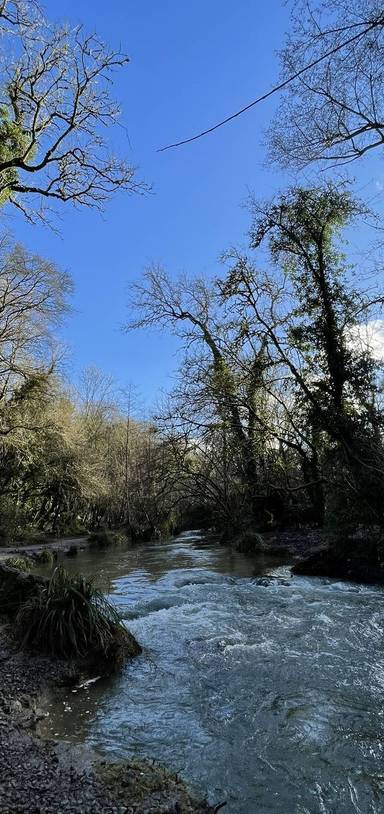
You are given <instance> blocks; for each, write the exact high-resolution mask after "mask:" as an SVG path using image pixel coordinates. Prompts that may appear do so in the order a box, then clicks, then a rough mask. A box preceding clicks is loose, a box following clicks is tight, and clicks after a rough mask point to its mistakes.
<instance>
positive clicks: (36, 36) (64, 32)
mask: <svg viewBox="0 0 384 814" xmlns="http://www.w3.org/2000/svg"><path fill="white" fill-rule="evenodd" d="M28 10H29V12H30V14H31V15H32V16H29V17H28V13H27V12H28ZM1 23H2V24H3V31H2V52H3V53H2V58H1V62H0V88H1V94H0V202H4V201H5V200H8V201H9V202H11V203H12V204H13V205H15V206H16V207H18V208H19V209H21V210H22V211H23V212H24V214H25V215H26V216H27V217H28V218H30V219H32V220H33V219H34V218H36V217H40V216H42V212H43V208H44V205H48V204H54V203H55V202H71V203H73V204H75V205H82V206H90V207H96V208H101V207H102V206H103V204H104V202H105V201H106V200H107V199H108V198H109V197H110V195H111V194H112V193H113V192H114V191H115V190H117V189H124V190H127V191H128V192H137V191H142V190H143V189H144V186H143V185H142V184H140V182H138V181H137V180H136V178H135V174H134V169H133V167H132V166H131V165H130V163H129V162H127V161H126V160H125V159H124V158H122V157H119V156H115V155H114V154H113V153H112V151H111V150H110V148H109V145H108V142H109V141H110V135H111V128H113V127H114V126H115V125H116V122H117V119H118V116H119V106H118V104H117V102H116V101H115V100H114V98H113V96H112V94H111V88H112V77H113V74H114V72H115V71H116V70H118V69H121V68H124V66H125V65H126V64H127V63H128V61H129V60H128V57H127V55H126V54H125V53H123V52H122V51H121V50H120V49H113V48H108V47H107V46H106V45H104V43H103V42H102V41H101V40H100V38H99V37H98V36H97V35H95V34H90V35H87V34H85V33H84V32H83V30H82V28H81V27H77V28H70V27H68V26H61V27H57V26H53V25H51V24H49V23H47V22H46V21H45V19H44V17H43V15H42V13H41V11H40V9H39V7H38V6H37V4H35V3H33V2H30V3H28V4H26V3H23V2H3V3H2V4H1V6H0V24H1ZM106 136H108V139H106Z"/></svg>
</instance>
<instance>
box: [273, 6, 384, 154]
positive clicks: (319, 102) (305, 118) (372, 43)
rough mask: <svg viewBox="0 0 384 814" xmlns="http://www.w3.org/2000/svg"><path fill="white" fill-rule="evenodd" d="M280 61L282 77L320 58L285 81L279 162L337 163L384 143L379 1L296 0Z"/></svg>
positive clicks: (278, 120)
mask: <svg viewBox="0 0 384 814" xmlns="http://www.w3.org/2000/svg"><path fill="white" fill-rule="evenodd" d="M360 32H361V35H360ZM352 35H353V37H354V39H353V41H352V42H351V43H350V44H349V45H348V46H346V47H341V46H342V43H343V42H344V41H345V40H346V39H348V38H351V37H352ZM327 54H328V56H327ZM281 60H282V68H283V77H288V76H293V75H295V74H297V73H298V72H299V71H300V69H301V68H302V67H303V66H305V65H310V64H312V63H315V64H314V65H313V67H312V68H310V69H309V70H306V71H305V72H303V73H302V74H301V75H300V76H299V77H298V78H297V79H296V80H295V81H293V82H291V83H289V84H288V85H287V88H286V91H285V98H284V100H283V102H282V104H281V106H280V107H279V108H278V111H277V115H276V117H275V120H274V123H273V126H272V128H271V131H270V133H269V141H270V145H271V146H270V154H271V156H272V158H273V159H274V160H276V159H277V160H278V161H279V162H280V163H281V164H282V165H283V166H294V167H299V168H300V167H304V166H305V165H307V164H308V163H310V162H312V161H318V160H322V161H325V162H327V163H331V164H339V163H346V162H349V161H353V160H354V159H356V158H359V157H360V156H362V155H364V154H365V153H367V152H368V151H370V150H372V149H373V148H376V147H382V146H383V145H384V105H383V98H384V9H383V4H382V2H381V0H350V2H347V0H326V1H325V2H321V0H300V2H295V3H294V8H293V14H292V30H291V33H290V35H289V37H288V39H287V45H286V47H285V49H284V50H283V51H282V54H281Z"/></svg>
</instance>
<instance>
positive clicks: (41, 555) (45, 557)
mask: <svg viewBox="0 0 384 814" xmlns="http://www.w3.org/2000/svg"><path fill="white" fill-rule="evenodd" d="M56 559H57V553H56V551H50V549H49V548H43V550H42V551H39V552H38V554H35V560H36V562H39V563H41V564H42V565H53V563H54V562H55V560H56Z"/></svg>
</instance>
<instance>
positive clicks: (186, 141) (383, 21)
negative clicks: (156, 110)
mask: <svg viewBox="0 0 384 814" xmlns="http://www.w3.org/2000/svg"><path fill="white" fill-rule="evenodd" d="M383 24H384V17H379V18H378V19H377V20H374V21H373V22H372V23H371V24H370V25H369V26H367V27H366V28H364V30H363V31H360V32H359V33H358V34H355V35H354V36H353V37H349V39H347V40H344V42H341V43H340V45H336V46H335V47H334V48H331V49H330V50H329V51H327V52H326V53H325V54H322V56H320V57H318V58H317V59H315V60H313V62H310V63H309V64H308V65H305V66H304V68H301V69H300V70H299V71H297V72H296V73H294V74H292V76H289V77H288V78H287V79H285V80H284V82H280V84H279V85H275V86H274V87H273V88H271V90H269V91H267V92H266V93H264V94H263V95H262V96H259V97H258V98H257V99H254V100H253V102H250V103H249V104H248V105H246V106H245V107H242V108H241V110H238V111H237V112H236V113H232V114H231V115H230V116H227V118H226V119H223V120H222V121H220V122H217V124H214V125H213V126H212V127H208V129H207V130H202V131H201V133H196V135H194V136H190V137H189V138H186V139H182V141H175V142H174V144H167V145H166V147H159V149H158V150H157V152H158V153H164V152H165V150H172V149H173V148H174V147H181V146H182V145H183V144H190V143H191V141H197V139H200V138H203V136H208V135H209V133H213V132H214V131H215V130H218V128H219V127H223V125H224V124H228V122H231V121H232V119H236V118H237V117H238V116H241V115H242V114H243V113H246V112H247V110H250V108H251V107H254V106H255V105H258V104H259V103H260V102H264V101H265V100H266V99H268V98H269V97H270V96H273V95H274V94H275V93H278V92H279V91H280V90H283V88H285V87H287V85H289V84H290V83H291V82H294V80H295V79H298V77H299V76H301V75H302V74H303V73H305V72H306V71H309V70H310V69H311V68H314V67H315V66H316V65H318V64H319V63H320V62H322V61H323V60H324V59H327V58H328V57H330V56H332V54H336V53H337V51H340V50H341V49H342V48H345V47H346V46H347V45H350V44H351V43H352V42H355V41H356V40H358V39H359V38H360V37H364V36H365V34H368V33H369V31H372V29H374V28H376V27H377V26H378V25H383ZM361 25H364V23H361Z"/></svg>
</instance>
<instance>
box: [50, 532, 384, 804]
mask: <svg viewBox="0 0 384 814" xmlns="http://www.w3.org/2000/svg"><path fill="white" fill-rule="evenodd" d="M65 565H66V567H68V569H72V570H76V569H79V570H81V571H82V572H83V573H86V574H87V575H96V576H97V578H98V581H99V583H101V584H102V586H103V587H104V588H107V589H108V591H109V592H110V594H111V599H112V600H113V602H115V603H116V604H117V605H118V607H119V609H120V611H121V612H122V614H123V616H124V619H126V621H127V625H128V626H129V628H130V630H131V631H132V632H133V633H134V634H135V636H136V637H137V638H138V640H139V641H140V643H141V644H142V645H143V647H144V652H143V655H142V656H140V657H139V658H138V659H136V660H134V661H133V662H131V663H130V664H128V665H127V667H126V668H125V669H124V671H123V672H122V673H121V674H119V675H118V676H115V677H112V678H109V679H101V680H99V681H96V682H94V683H93V684H89V685H88V686H86V687H84V688H78V689H75V690H74V691H72V692H71V691H70V692H69V693H68V695H67V697H66V698H64V699H63V700H60V701H59V702H58V701H56V702H55V703H52V705H51V707H50V709H49V713H50V714H49V718H47V721H46V725H45V733H46V734H48V735H50V736H54V737H57V738H61V739H65V740H68V741H73V742H77V743H79V742H80V743H85V744H87V745H89V746H91V747H92V748H93V749H94V750H96V752H98V753H99V754H102V755H107V756H108V757H110V758H113V759H116V758H126V757H131V756H136V757H140V758H142V757H150V758H155V759H157V760H159V761H160V762H162V763H164V764H165V765H167V766H168V767H170V768H172V769H173V770H175V771H177V772H179V773H180V775H181V776H182V777H183V778H185V779H186V780H188V781H189V782H190V784H191V785H192V787H194V788H195V789H196V790H197V792H198V793H199V794H200V796H201V797H203V796H204V795H205V794H207V795H208V797H209V799H210V800H211V801H214V802H221V801H223V800H227V807H226V808H225V809H224V811H226V812H228V814H267V812H268V814H270V813H271V812H272V814H352V812H353V813H354V814H355V812H357V813H358V814H379V812H380V813H381V812H383V811H384V764H383V744H384V652H383V591H382V589H379V588H372V587H363V586H358V585H354V584H347V583H345V584H343V583H340V582H335V581H330V580H325V579H313V578H311V579H309V578H308V579H306V578H300V577H292V576H291V574H290V570H289V568H288V566H287V565H284V564H279V563H277V562H276V559H275V560H274V561H271V560H270V561H268V560H266V559H265V558H263V557H259V558H253V559H252V558H249V557H245V556H243V555H241V554H236V553H234V552H232V551H231V550H230V549H227V548H223V547H221V546H219V545H217V544H215V543H214V542H210V543H207V542H206V541H205V540H204V539H203V538H202V537H201V535H200V534H199V533H198V532H188V533H185V534H182V535H180V537H178V538H176V539H173V540H170V541H167V542H165V543H163V544H160V545H159V544H156V545H152V546H146V547H141V548H138V549H137V548H136V549H133V550H127V551H125V550H124V551H122V550H119V549H116V550H112V551H111V550H108V551H106V552H101V553H97V554H96V553H92V552H90V551H86V552H84V553H81V554H79V556H78V557H77V558H76V560H75V559H73V560H70V559H67V560H65Z"/></svg>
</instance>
